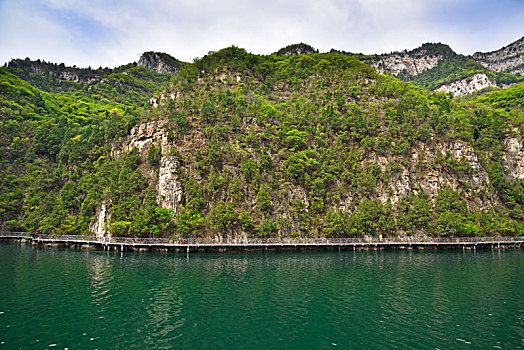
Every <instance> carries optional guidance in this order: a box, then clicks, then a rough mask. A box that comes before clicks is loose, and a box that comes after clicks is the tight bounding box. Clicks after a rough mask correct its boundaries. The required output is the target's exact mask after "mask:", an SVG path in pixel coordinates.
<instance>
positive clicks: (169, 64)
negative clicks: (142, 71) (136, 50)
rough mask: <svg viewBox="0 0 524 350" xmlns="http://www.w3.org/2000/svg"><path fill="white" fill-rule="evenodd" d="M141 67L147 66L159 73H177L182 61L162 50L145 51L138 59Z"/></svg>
mask: <svg viewBox="0 0 524 350" xmlns="http://www.w3.org/2000/svg"><path fill="white" fill-rule="evenodd" d="M138 65H139V66H140V67H145V68H147V69H149V70H152V71H155V72H157V73H169V74H173V73H176V72H177V71H178V70H179V68H180V62H179V61H178V60H176V59H175V58H174V57H171V56H169V55H168V54H165V53H160V52H144V53H143V54H142V56H140V59H139V60H138Z"/></svg>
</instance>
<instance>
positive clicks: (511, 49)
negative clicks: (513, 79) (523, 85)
mask: <svg viewBox="0 0 524 350" xmlns="http://www.w3.org/2000/svg"><path fill="white" fill-rule="evenodd" d="M472 58H473V59H474V60H475V61H477V62H479V63H480V64H482V65H483V66H484V67H486V68H488V69H489V70H492V71H494V72H505V73H513V74H524V37H522V38H520V39H519V40H517V41H515V42H514V43H512V44H509V45H508V46H505V47H503V48H501V49H500V50H497V51H492V52H476V53H475V54H474V55H473V56H472Z"/></svg>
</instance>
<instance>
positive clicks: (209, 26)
mask: <svg viewBox="0 0 524 350" xmlns="http://www.w3.org/2000/svg"><path fill="white" fill-rule="evenodd" d="M522 36H524V0H327V1H322V0H287V1H285V0H244V1H241V0H221V1H220V0H216V1H210V0H89V1H85V0H0V64H3V63H4V62H7V61H9V60H10V59H11V58H25V57H30V58H31V59H38V58H40V59H43V60H46V61H52V62H56V63H61V62H64V63H66V64H68V65H74V64H75V65H77V66H81V67H87V66H91V67H93V68H96V67H98V66H104V67H106V66H108V67H114V66H118V65H121V64H125V63H129V62H134V61H137V60H138V58H139V56H140V54H141V53H142V52H144V51H162V52H166V53H169V54H170V55H172V56H174V57H176V58H178V59H180V60H183V61H192V60H193V58H195V57H202V56H203V55H205V54H206V53H207V52H209V51H216V50H219V49H221V48H224V47H227V46H231V45H235V46H239V47H243V48H245V49H246V50H248V51H249V52H252V53H259V54H269V53H272V52H275V51H277V50H278V49H279V48H281V47H284V46H286V45H289V44H293V43H298V42H305V43H308V44H310V45H312V46H314V47H315V48H318V49H319V50H320V51H321V52H323V51H329V50H330V49H331V48H336V49H340V50H345V51H350V52H362V53H368V54H371V53H385V52H391V51H401V50H403V49H413V48H415V47H418V46H420V45H421V44H422V43H425V42H442V43H446V44H449V45H450V46H451V48H452V49H454V50H455V51H456V52H458V53H462V54H472V53H474V52H475V51H492V50H496V49H499V48H500V47H502V46H504V45H507V44H509V43H511V42H513V41H515V40H517V39H519V38H520V37H522Z"/></svg>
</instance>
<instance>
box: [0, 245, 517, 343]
mask: <svg viewBox="0 0 524 350" xmlns="http://www.w3.org/2000/svg"><path fill="white" fill-rule="evenodd" d="M523 271H524V251H522V250H502V251H489V250H487V251H477V252H472V251H470V252H462V251H460V252H445V251H443V252H340V253H339V252H333V253H302V254H300V253H286V254H252V255H236V254H235V255H228V254H226V255H205V254H202V255H197V254H193V255H190V256H189V258H187V257H186V255H173V254H169V255H163V254H134V253H124V254H120V253H109V252H95V251H76V250H70V249H46V248H36V247H31V246H26V245H23V246H20V245H15V244H5V243H3V244H0V348H1V347H4V348H6V349H7V348H9V349H11V348H12V349H17V348H28V349H33V348H38V349H45V348H54V349H64V348H68V349H117V348H121V349H123V348H139V349H145V348H159V349H163V348H166V349H167V348H194V349H198V348H204V349H206V348H207V349H215V348H224V349H230V348H244V349H269V348H294V349H317V348H337V347H338V348H344V349H347V348H351V349H371V348H373V349H394V348H398V349H461V348H464V349H499V348H502V349H519V348H524V288H523V287H524V272H523Z"/></svg>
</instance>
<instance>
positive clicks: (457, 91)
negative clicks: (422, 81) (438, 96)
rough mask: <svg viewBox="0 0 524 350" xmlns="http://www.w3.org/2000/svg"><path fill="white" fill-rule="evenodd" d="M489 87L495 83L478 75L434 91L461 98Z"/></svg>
mask: <svg viewBox="0 0 524 350" xmlns="http://www.w3.org/2000/svg"><path fill="white" fill-rule="evenodd" d="M490 86H497V85H496V84H495V82H493V81H491V80H490V79H489V78H488V76H487V75H486V74H483V73H479V74H475V75H472V76H471V77H467V78H466V79H462V80H457V81H454V82H452V83H450V84H445V85H442V86H440V87H439V88H437V89H436V90H435V91H442V92H445V93H452V94H453V95H454V96H463V95H467V94H471V93H473V92H477V91H480V90H482V89H485V88H487V87H490Z"/></svg>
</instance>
